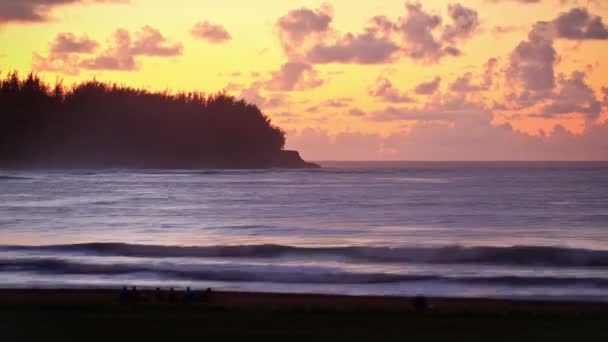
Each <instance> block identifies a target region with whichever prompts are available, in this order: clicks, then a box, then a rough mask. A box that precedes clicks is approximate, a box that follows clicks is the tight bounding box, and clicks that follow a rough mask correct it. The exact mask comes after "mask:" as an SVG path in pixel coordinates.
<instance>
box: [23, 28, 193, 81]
mask: <svg viewBox="0 0 608 342" xmlns="http://www.w3.org/2000/svg"><path fill="white" fill-rule="evenodd" d="M99 46H100V44H99V43H98V42H97V41H94V40H91V39H89V38H88V37H87V36H81V37H76V36H75V35H74V34H72V33H60V34H59V35H57V37H55V40H54V41H53V42H52V43H51V45H50V48H49V55H48V56H46V57H44V56H41V55H39V54H37V53H34V65H33V66H34V69H35V70H38V71H51V72H62V73H66V74H78V73H79V72H80V70H81V69H88V70H120V71H133V70H137V69H138V68H139V63H138V59H137V58H138V57H176V56H180V55H182V53H183V45H182V44H181V43H171V42H169V41H168V39H167V38H165V37H164V36H163V35H162V34H161V32H160V31H159V30H157V29H155V28H153V27H151V26H144V27H142V28H141V29H140V30H139V31H138V32H136V33H135V39H132V37H131V33H130V32H129V31H127V30H125V29H118V30H116V32H114V34H113V35H112V37H111V38H110V39H109V40H108V43H107V46H106V47H105V49H104V50H103V51H101V52H100V53H99V54H94V53H95V52H96V51H97V49H98V47H99Z"/></svg>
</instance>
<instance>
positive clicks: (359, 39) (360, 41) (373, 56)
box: [306, 33, 399, 64]
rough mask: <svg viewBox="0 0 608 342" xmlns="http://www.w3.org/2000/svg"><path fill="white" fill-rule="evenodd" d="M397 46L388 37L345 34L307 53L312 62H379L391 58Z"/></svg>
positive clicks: (367, 34)
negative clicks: (335, 40)
mask: <svg viewBox="0 0 608 342" xmlns="http://www.w3.org/2000/svg"><path fill="white" fill-rule="evenodd" d="M398 50H399V47H398V46H397V45H396V44H395V43H394V42H392V41H391V40H389V39H388V38H381V37H376V36H375V35H373V34H371V33H364V34H360V35H352V34H347V35H346V36H344V37H342V38H341V39H340V40H338V41H337V42H334V43H332V44H320V45H316V46H314V47H313V48H312V49H311V50H310V51H308V53H307V55H306V56H307V59H308V60H309V61H311V62H312V63H319V64H324V63H357V64H380V63H387V62H390V61H392V60H393V57H394V54H395V52H397V51H398Z"/></svg>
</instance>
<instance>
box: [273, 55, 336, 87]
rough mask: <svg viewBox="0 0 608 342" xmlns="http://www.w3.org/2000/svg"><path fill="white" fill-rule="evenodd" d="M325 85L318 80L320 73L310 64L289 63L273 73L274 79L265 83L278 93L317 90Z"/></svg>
mask: <svg viewBox="0 0 608 342" xmlns="http://www.w3.org/2000/svg"><path fill="white" fill-rule="evenodd" d="M323 83H324V81H323V80H321V79H319V78H318V72H317V71H316V70H315V69H314V68H313V67H312V65H310V64H306V63H299V62H288V63H285V64H283V66H281V69H280V70H278V71H275V72H273V73H272V79H270V80H269V81H267V82H265V83H264V84H265V87H266V88H267V89H270V90H276V91H292V90H304V89H310V88H316V87H319V86H321V85H322V84H323Z"/></svg>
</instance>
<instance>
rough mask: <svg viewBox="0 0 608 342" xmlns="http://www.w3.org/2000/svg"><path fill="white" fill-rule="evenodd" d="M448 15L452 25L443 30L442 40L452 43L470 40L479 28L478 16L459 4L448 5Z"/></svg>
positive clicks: (473, 11)
mask: <svg viewBox="0 0 608 342" xmlns="http://www.w3.org/2000/svg"><path fill="white" fill-rule="evenodd" d="M448 13H449V16H450V18H451V19H452V24H450V25H447V26H446V27H445V28H444V29H443V34H442V39H443V40H444V41H446V42H450V43H454V42H455V41H457V40H459V39H467V38H470V37H471V36H472V35H473V33H475V31H476V30H477V28H478V27H479V16H478V15H477V12H476V11H475V10H473V9H470V8H466V7H464V6H462V5H460V4H450V5H448Z"/></svg>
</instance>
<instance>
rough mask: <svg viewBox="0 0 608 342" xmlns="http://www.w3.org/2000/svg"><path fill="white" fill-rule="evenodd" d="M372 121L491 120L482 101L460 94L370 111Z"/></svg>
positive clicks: (488, 110)
mask: <svg viewBox="0 0 608 342" xmlns="http://www.w3.org/2000/svg"><path fill="white" fill-rule="evenodd" d="M371 119H372V120H374V121H444V122H451V123H454V122H463V121H469V122H473V121H475V122H477V121H479V122H488V123H489V122H491V121H492V119H493V113H492V111H491V110H490V109H489V108H487V107H486V106H485V105H484V104H483V103H480V102H473V101H469V100H467V99H466V98H464V97H462V96H456V97H446V98H444V99H442V100H439V101H437V102H429V103H426V104H425V105H424V106H421V107H392V106H389V107H387V108H385V109H383V110H380V111H376V112H374V113H372V115H371Z"/></svg>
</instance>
